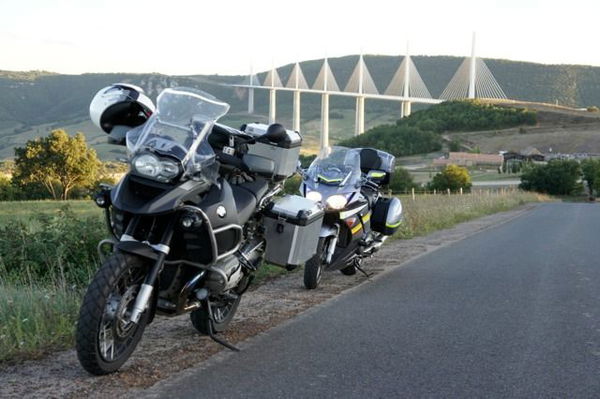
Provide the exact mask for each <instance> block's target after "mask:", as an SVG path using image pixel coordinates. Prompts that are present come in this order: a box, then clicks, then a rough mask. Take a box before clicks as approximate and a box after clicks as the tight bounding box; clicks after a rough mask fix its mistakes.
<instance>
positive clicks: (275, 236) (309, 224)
mask: <svg viewBox="0 0 600 399" xmlns="http://www.w3.org/2000/svg"><path fill="white" fill-rule="evenodd" d="M323 215H324V213H323V210H322V209H321V208H320V207H319V206H318V205H317V204H316V203H315V202H313V201H311V200H309V199H306V198H304V197H300V196H298V195H286V196H285V197H283V198H280V199H279V200H277V201H276V202H275V203H273V204H272V206H271V208H270V209H268V210H267V211H266V212H265V218H264V226H265V237H266V239H267V250H266V253H265V259H266V260H267V262H269V263H272V264H275V265H278V266H283V267H287V268H290V269H292V268H294V267H295V266H298V265H301V264H303V263H304V262H306V261H307V260H308V259H310V258H311V257H312V256H313V255H314V254H315V252H316V251H317V244H318V242H319V232H320V231H321V225H322V223H323Z"/></svg>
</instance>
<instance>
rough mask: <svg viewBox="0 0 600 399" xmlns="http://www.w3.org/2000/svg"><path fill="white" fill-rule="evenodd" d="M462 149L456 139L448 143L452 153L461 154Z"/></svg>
mask: <svg viewBox="0 0 600 399" xmlns="http://www.w3.org/2000/svg"><path fill="white" fill-rule="evenodd" d="M460 148H461V145H460V140H458V139H456V138H454V139H452V141H451V142H450V143H448V150H449V151H450V152H459V151H460Z"/></svg>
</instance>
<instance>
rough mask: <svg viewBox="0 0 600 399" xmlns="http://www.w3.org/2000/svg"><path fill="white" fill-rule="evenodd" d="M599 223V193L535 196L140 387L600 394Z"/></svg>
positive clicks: (225, 391)
mask: <svg viewBox="0 0 600 399" xmlns="http://www.w3.org/2000/svg"><path fill="white" fill-rule="evenodd" d="M599 228H600V206H598V205H596V204H581V203H580V204H568V203H554V204H545V205H541V206H539V207H537V208H535V209H534V210H533V211H531V212H529V213H527V214H525V215H524V216H522V217H520V218H517V219H515V220H512V221H510V222H508V223H506V224H504V225H501V226H498V227H495V228H492V229H488V230H486V231H483V232H482V233H479V234H477V235H475V236H471V237H469V238H467V239H465V240H463V241H459V242H457V243H455V244H453V245H450V246H448V247H445V248H442V249H440V250H437V251H435V252H431V253H429V254H427V255H425V256H422V257H420V258H418V259H416V260H414V261H412V262H410V263H408V264H406V265H404V266H403V267H401V268H398V269H396V270H394V271H392V272H390V273H388V274H386V275H383V276H382V277H381V278H377V279H375V280H374V281H373V282H371V283H366V284H363V285H362V286H360V287H358V288H357V289H355V290H353V291H351V292H349V293H347V294H345V295H341V296H340V297H338V298H337V299H335V300H332V301H330V302H328V303H327V304H325V305H324V306H321V307H318V308H315V309H313V310H312V311H309V312H308V313H306V314H305V315H303V316H300V317H298V318H296V319H295V320H293V321H292V322H290V323H287V324H285V325H283V326H281V327H278V328H275V329H274V330H272V331H270V332H268V333H266V334H265V335H263V336H262V337H259V338H257V339H255V340H254V341H252V343H251V344H250V345H248V347H247V348H245V349H244V350H243V351H242V352H241V353H238V354H232V355H226V356H222V357H220V358H217V359H215V360H213V361H210V362H209V363H208V364H205V365H204V366H203V368H200V369H198V370H191V371H189V372H186V373H185V376H182V377H179V378H177V379H172V380H170V381H169V382H167V383H163V384H161V385H159V386H157V387H154V388H153V389H152V390H150V391H151V392H148V393H157V392H158V396H160V397H164V398H172V397H188V398H195V397H202V398H334V397H335V398H398V397H409V398H413V397H450V398H467V397H469V398H470V397H511V398H512V397H522V398H532V397H564V398H567V397H568V398H588V397H589V398H592V397H595V398H598V397H600V377H599V376H600V245H599V243H600V235H599V234H598V231H599ZM340 278H342V276H341V275H340ZM317 293H318V291H317Z"/></svg>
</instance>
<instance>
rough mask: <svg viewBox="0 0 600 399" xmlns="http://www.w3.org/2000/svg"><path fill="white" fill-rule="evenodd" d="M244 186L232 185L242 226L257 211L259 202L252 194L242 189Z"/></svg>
mask: <svg viewBox="0 0 600 399" xmlns="http://www.w3.org/2000/svg"><path fill="white" fill-rule="evenodd" d="M241 186H242V185H241V184H240V185H232V186H231V191H232V193H233V198H234V199H235V207H236V210H237V213H238V220H239V222H240V224H244V223H246V222H247V221H248V219H250V216H252V214H253V213H254V210H255V209H256V204H257V200H256V197H255V196H254V194H253V193H252V192H250V191H249V190H247V189H245V188H243V187H241Z"/></svg>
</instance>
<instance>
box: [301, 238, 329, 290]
mask: <svg viewBox="0 0 600 399" xmlns="http://www.w3.org/2000/svg"><path fill="white" fill-rule="evenodd" d="M326 240H327V238H319V244H318V245H317V252H316V253H315V255H314V256H313V257H312V258H310V259H309V260H307V261H306V264H305V265H304V286H305V287H306V288H307V289H309V290H314V289H315V288H317V287H318V286H319V283H320V282H321V274H322V273H323V261H324V259H325V251H326V245H325V241H326Z"/></svg>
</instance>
